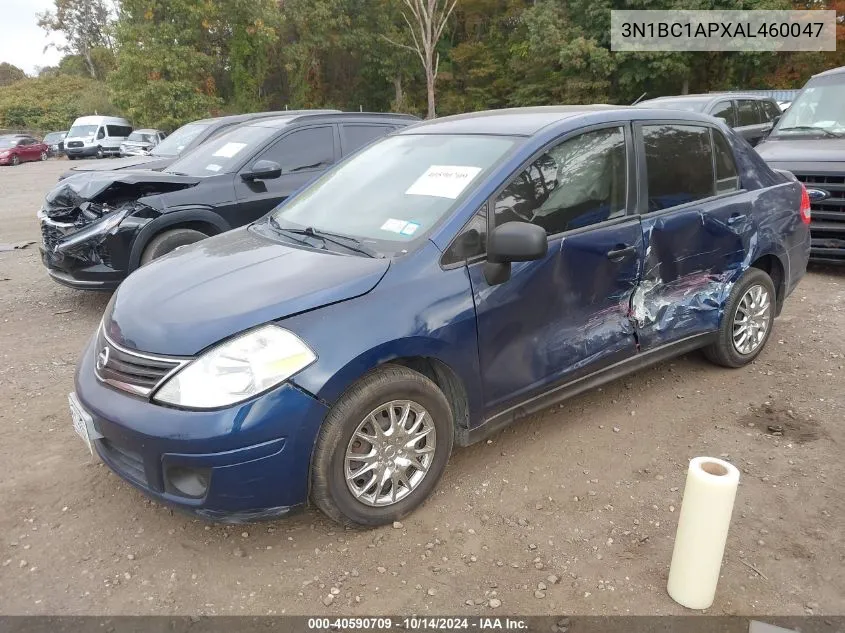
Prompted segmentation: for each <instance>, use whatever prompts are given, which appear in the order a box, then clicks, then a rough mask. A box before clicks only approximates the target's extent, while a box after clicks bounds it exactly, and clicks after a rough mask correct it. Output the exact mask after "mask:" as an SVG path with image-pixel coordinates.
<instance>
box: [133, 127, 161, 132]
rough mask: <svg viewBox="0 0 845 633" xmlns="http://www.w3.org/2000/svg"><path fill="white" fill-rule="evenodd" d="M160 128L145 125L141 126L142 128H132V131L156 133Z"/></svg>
mask: <svg viewBox="0 0 845 633" xmlns="http://www.w3.org/2000/svg"><path fill="white" fill-rule="evenodd" d="M158 131H159V130H157V129H155V128H152V127H145V128H141V129H140V130H132V133H133V134H135V133H136V132H140V133H141V134H155V133H156V132H158Z"/></svg>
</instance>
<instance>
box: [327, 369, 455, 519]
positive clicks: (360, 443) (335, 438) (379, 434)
mask: <svg viewBox="0 0 845 633" xmlns="http://www.w3.org/2000/svg"><path fill="white" fill-rule="evenodd" d="M453 436H454V426H453V415H452V410H451V408H450V406H449V403H448V402H447V401H446V397H445V396H444V395H443V392H442V391H441V390H440V389H439V388H438V387H437V385H436V384H434V382H432V381H431V380H430V379H429V378H427V377H426V376H423V375H422V374H420V373H418V372H416V371H413V370H411V369H408V368H407V367H402V366H399V365H385V366H383V367H380V368H379V369H377V370H375V371H372V372H370V373H369V374H367V375H366V376H364V377H363V378H362V379H361V380H360V381H358V382H357V383H356V384H355V385H354V386H353V387H351V388H350V389H348V390H347V391H346V393H345V394H344V395H343V396H342V397H341V398H340V399H339V400H338V401H337V403H335V405H334V406H333V407H332V409H331V411H329V414H328V415H327V416H326V420H325V422H324V423H323V427H322V429H321V430H320V435H319V437H318V439H317V446H316V448H315V450H314V460H313V463H312V466H311V474H312V477H311V479H312V485H311V497H312V499H313V501H314V503H315V504H316V505H317V507H319V508H320V509H321V510H322V511H323V512H325V513H326V514H327V515H328V516H329V517H331V518H332V519H334V520H335V521H338V522H340V523H344V524H346V525H353V526H367V527H374V526H377V525H384V524H386V523H391V522H393V521H396V520H398V519H400V518H402V517H403V516H405V515H406V514H408V513H409V512H411V511H413V510H414V509H415V508H416V507H417V506H419V505H420V504H421V503H422V502H423V501H425V499H426V497H428V496H429V494H431V492H432V491H433V490H434V488H435V487H436V486H437V482H438V481H439V480H440V477H441V475H442V474H443V471H444V470H445V468H446V463H447V462H448V461H449V455H450V453H451V452H452V443H453Z"/></svg>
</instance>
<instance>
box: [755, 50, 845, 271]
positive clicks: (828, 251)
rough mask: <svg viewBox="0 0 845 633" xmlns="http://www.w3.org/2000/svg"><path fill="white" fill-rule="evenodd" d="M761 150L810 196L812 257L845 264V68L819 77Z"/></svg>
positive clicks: (760, 152) (805, 88)
mask: <svg viewBox="0 0 845 633" xmlns="http://www.w3.org/2000/svg"><path fill="white" fill-rule="evenodd" d="M757 151H758V152H759V154H760V155H761V156H762V157H763V158H764V159H765V161H766V162H767V163H769V165H771V166H772V167H775V168H777V169H786V170H788V171H791V172H792V173H793V174H795V177H796V178H797V179H798V180H800V181H801V182H803V183H804V185H805V186H806V187H807V194H808V195H809V197H810V208H811V210H812V211H811V213H812V222H811V223H810V237H811V241H810V244H811V247H810V258H811V259H812V260H814V261H824V262H827V263H831V264H845V66H842V67H840V68H834V69H832V70H828V71H825V72H823V73H820V74H818V75H814V76H813V77H811V78H810V80H809V81H808V82H807V85H805V86H804V89H803V90H802V91H801V92H800V93H799V95H798V96H797V97H796V98H795V100H794V101H793V102H792V105H790V106H789V109H788V110H787V111H786V112H784V114H783V117H782V118H781V120H780V121H779V122H778V124H777V125H776V126H775V129H774V130H772V134H771V136H769V138H768V139H766V142H765V143H762V144H761V145H760V146H759V147H758V148H757Z"/></svg>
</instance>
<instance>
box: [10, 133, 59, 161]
mask: <svg viewBox="0 0 845 633" xmlns="http://www.w3.org/2000/svg"><path fill="white" fill-rule="evenodd" d="M48 149H49V148H48V147H47V146H46V145H44V143H42V142H41V141H39V140H38V139H35V138H33V137H31V136H27V135H26V134H8V135H4V136H0V165H17V164H19V163H25V162H26V161H28V160H47V154H48Z"/></svg>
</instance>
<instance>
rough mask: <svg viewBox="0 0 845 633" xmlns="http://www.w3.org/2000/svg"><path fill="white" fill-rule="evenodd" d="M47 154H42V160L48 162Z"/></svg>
mask: <svg viewBox="0 0 845 633" xmlns="http://www.w3.org/2000/svg"><path fill="white" fill-rule="evenodd" d="M47 158H48V156H47V152H41V160H47Z"/></svg>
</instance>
